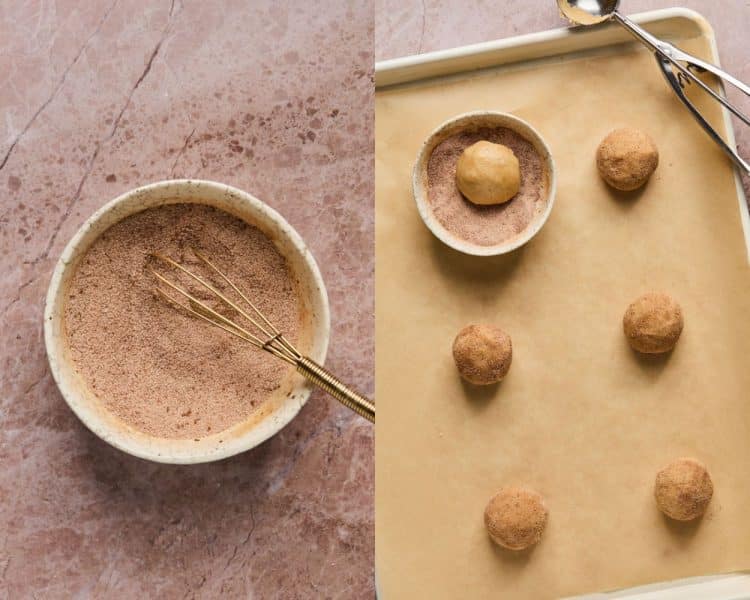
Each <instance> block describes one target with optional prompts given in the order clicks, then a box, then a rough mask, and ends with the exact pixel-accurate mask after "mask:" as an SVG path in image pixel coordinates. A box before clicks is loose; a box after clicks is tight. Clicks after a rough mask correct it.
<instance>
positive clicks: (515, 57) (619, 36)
mask: <svg viewBox="0 0 750 600" xmlns="http://www.w3.org/2000/svg"><path fill="white" fill-rule="evenodd" d="M632 19H633V20H634V21H635V22H637V23H639V24H641V25H644V26H646V27H647V28H648V30H649V31H651V32H652V33H654V34H655V35H657V36H660V37H663V38H666V39H670V38H674V37H679V34H680V32H681V29H682V28H684V27H685V24H686V20H687V21H691V22H692V23H693V24H696V23H698V24H703V25H705V19H704V18H703V17H702V16H701V15H699V14H698V13H696V12H694V11H692V10H689V9H684V8H669V9H663V10H656V11H650V12H644V13H640V14H637V15H633V16H632ZM710 41H711V51H712V57H711V59H712V61H713V62H714V64H717V65H718V64H719V56H718V49H717V46H716V40H715V38H714V37H713V36H711V40H710ZM630 42H631V38H629V36H628V34H627V32H625V31H622V30H621V29H620V28H615V27H608V26H604V27H600V28H596V29H594V30H591V29H590V28H589V29H586V31H585V34H584V33H582V31H581V30H579V29H578V28H565V29H555V30H550V31H545V32H540V33H532V34H528V35H521V36H516V37H512V38H506V39H502V40H496V41H491V42H485V43H479V44H472V45H468V46H462V47H458V48H452V49H449V50H441V51H437V52H431V53H427V54H421V55H413V56H406V57H402V58H396V59H391V60H385V61H380V62H377V63H376V65H375V88H376V94H377V93H378V92H379V91H382V90H384V89H387V88H390V87H392V86H400V85H404V84H407V85H408V84H418V83H419V82H424V81H426V80H430V79H433V78H449V79H450V80H453V79H454V78H461V77H464V76H467V75H470V74H472V73H475V72H477V71H480V70H483V69H496V68H498V67H502V68H513V67H514V66H516V65H522V64H528V63H529V62H530V61H540V62H543V61H555V60H561V59H563V58H564V57H568V58H570V57H571V56H575V55H583V54H586V53H591V52H597V51H599V50H602V49H606V48H607V47H612V46H615V45H618V44H627V43H630ZM654 68H656V67H654ZM665 85H666V84H665ZM722 93H723V90H722ZM723 114H724V121H725V127H726V138H727V142H728V143H729V144H731V145H732V146H734V145H735V137H734V132H733V128H732V121H731V116H730V114H729V112H728V111H727V110H726V109H724V110H723ZM734 174H735V183H736V189H737V202H738V206H739V217H740V219H741V222H742V226H743V231H744V235H745V241H746V243H747V247H748V256H749V257H750V215H749V214H748V205H747V201H746V198H745V195H744V190H743V187H742V181H741V177H740V174H739V172H738V171H737V169H735V170H734ZM376 579H377V575H376ZM378 597H380V598H381V599H382V598H383V597H384V596H383V594H382V592H381V591H380V590H378ZM576 598H577V599H578V600H608V599H614V598H628V599H636V598H637V599H640V600H666V599H671V598H681V599H685V600H704V599H712V600H740V599H742V598H750V573H733V574H725V575H710V576H704V577H694V578H689V579H680V580H674V581H667V582H661V583H656V584H650V585H646V586H639V587H636V588H630V589H623V590H618V591H608V592H601V593H595V594H587V595H584V596H576ZM386 600H387V599H386Z"/></svg>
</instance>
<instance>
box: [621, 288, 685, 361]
mask: <svg viewBox="0 0 750 600" xmlns="http://www.w3.org/2000/svg"><path fill="white" fill-rule="evenodd" d="M683 325H684V320H683V317H682V309H681V308H680V305H679V304H677V302H676V301H675V300H674V298H672V296H670V295H669V294H661V293H653V292H652V293H649V294H644V295H643V296H641V297H640V298H638V299H637V300H635V301H634V302H633V303H632V304H631V305H630V306H629V307H628V309H627V310H626V311H625V316H624V317H623V319H622V327H623V330H624V331H625V337H626V338H627V339H628V342H629V343H630V346H631V347H632V348H633V350H637V351H638V352H643V353H644V354H661V353H662V352H669V351H670V350H671V349H672V348H674V347H675V344H677V340H678V339H679V338H680V334H681V333H682V327H683Z"/></svg>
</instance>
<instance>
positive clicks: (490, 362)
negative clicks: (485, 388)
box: [453, 325, 513, 385]
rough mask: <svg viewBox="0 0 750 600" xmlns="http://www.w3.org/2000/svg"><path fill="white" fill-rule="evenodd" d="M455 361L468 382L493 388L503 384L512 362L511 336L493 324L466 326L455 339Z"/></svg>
mask: <svg viewBox="0 0 750 600" xmlns="http://www.w3.org/2000/svg"><path fill="white" fill-rule="evenodd" d="M453 360H455V361H456V367H458V372H459V373H460V374H461V377H463V378H464V379H465V380H466V381H468V382H470V383H474V384H476V385H490V384H493V383H497V382H498V381H501V380H502V379H503V377H505V376H506V375H507V373H508V370H509V369H510V363H511V361H512V360H513V345H512V344H511V341H510V336H509V335H508V334H507V333H505V332H504V331H503V330H502V329H500V328H499V327H495V326H494V325H467V326H466V327H464V328H463V329H462V330H461V331H459V332H458V335H457V336H456V339H455V340H453Z"/></svg>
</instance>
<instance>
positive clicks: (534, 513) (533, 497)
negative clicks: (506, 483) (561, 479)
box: [484, 487, 547, 550]
mask: <svg viewBox="0 0 750 600" xmlns="http://www.w3.org/2000/svg"><path fill="white" fill-rule="evenodd" d="M484 525H485V527H487V532H488V533H489V534H490V537H491V538H492V541H493V542H495V543H496V544H497V545H498V546H502V547H503V548H507V549H508V550H525V549H526V548H529V547H531V546H533V545H534V544H536V543H537V542H538V541H539V540H540V539H541V537H542V532H543V531H544V527H545V525H547V508H546V507H545V506H544V499H543V498H542V496H541V495H540V494H538V493H537V492H535V491H533V490H530V489H526V488H521V487H509V488H505V489H502V490H500V491H499V492H498V493H497V494H495V495H494V496H493V497H492V498H491V499H490V501H489V502H488V503H487V507H486V508H485V509H484Z"/></svg>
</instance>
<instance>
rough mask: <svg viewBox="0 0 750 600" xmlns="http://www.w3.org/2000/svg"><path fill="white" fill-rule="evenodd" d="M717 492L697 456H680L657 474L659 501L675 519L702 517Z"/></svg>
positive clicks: (656, 489)
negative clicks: (694, 457)
mask: <svg viewBox="0 0 750 600" xmlns="http://www.w3.org/2000/svg"><path fill="white" fill-rule="evenodd" d="M713 494H714V484H713V483H712V482H711V476H710V475H709V474H708V470H707V469H706V467H705V466H704V465H703V464H702V463H700V462H698V461H697V460H695V459H693V458H679V459H677V460H676V461H674V462H673V463H670V464H669V465H667V466H666V467H664V468H663V469H662V470H661V471H659V473H657V475H656V485H655V486H654V496H655V497H656V504H657V505H658V507H659V510H661V511H662V512H663V513H664V514H665V515H667V516H668V517H670V518H672V519H676V520H678V521H690V520H692V519H696V518H698V517H700V516H701V515H702V514H703V513H705V512H706V508H708V503H709V502H711V497H712V496H713Z"/></svg>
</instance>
